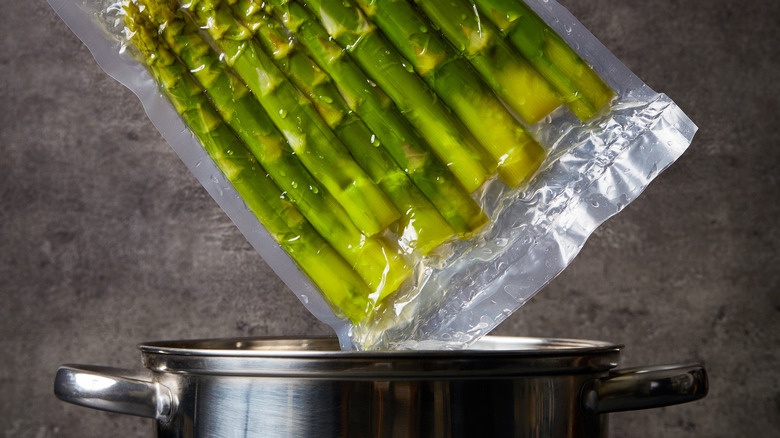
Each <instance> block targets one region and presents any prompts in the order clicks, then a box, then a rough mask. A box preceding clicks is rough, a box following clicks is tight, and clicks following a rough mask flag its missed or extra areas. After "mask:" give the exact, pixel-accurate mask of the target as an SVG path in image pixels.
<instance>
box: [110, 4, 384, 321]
mask: <svg viewBox="0 0 780 438" xmlns="http://www.w3.org/2000/svg"><path fill="white" fill-rule="evenodd" d="M124 9H125V12H126V23H127V29H128V32H127V35H128V38H129V39H130V41H131V42H132V43H134V45H135V47H137V48H138V50H139V51H140V52H141V55H142V57H143V60H144V61H145V63H146V64H147V65H148V67H149V71H150V72H151V74H152V76H153V77H154V78H155V80H156V81H157V82H158V83H159V84H160V86H161V89H162V92H163V93H164V94H165V95H166V96H167V97H168V99H169V100H170V102H171V103H172V104H173V106H174V108H175V109H176V111H177V112H178V113H179V114H180V115H181V116H182V118H183V120H184V122H185V123H186V124H187V125H188V126H189V127H190V129H191V131H192V132H193V134H194V135H195V136H196V137H197V138H198V140H199V141H200V142H201V144H202V145H203V147H204V149H205V150H206V152H207V153H208V155H209V156H210V157H211V158H212V159H213V160H214V163H215V164H216V165H217V167H218V168H219V169H220V170H221V171H222V173H223V174H224V175H225V177H226V178H227V179H228V180H229V181H230V182H231V183H232V185H233V187H234V188H235V189H236V192H237V193H238V194H239V195H240V196H241V197H242V199H243V200H244V201H245V202H246V204H247V206H248V207H249V209H250V210H251V211H252V212H253V213H254V214H255V216H256V217H257V218H258V220H259V221H260V222H261V223H262V224H263V225H264V226H265V228H266V229H267V230H268V231H269V233H270V234H271V235H272V237H273V238H274V239H275V240H276V242H278V243H279V245H280V246H281V247H282V248H283V249H284V250H285V251H286V252H287V253H288V254H289V255H290V256H291V257H292V259H293V260H294V261H295V262H296V263H298V265H299V266H300V267H301V268H302V269H303V271H304V272H305V273H306V274H307V275H308V276H309V278H311V280H312V281H313V282H314V283H315V284H316V285H317V286H318V287H319V288H320V290H321V291H322V293H323V294H324V295H325V297H326V298H327V300H328V301H329V302H330V303H331V304H332V305H333V306H335V307H337V308H338V309H341V312H343V314H344V315H345V316H347V317H348V318H349V319H350V320H352V321H353V322H354V323H358V322H359V321H361V320H362V319H364V318H365V316H366V315H367V313H368V312H369V311H370V309H371V304H370V301H369V295H370V291H369V289H368V287H367V286H366V284H365V283H364V282H363V280H362V279H361V278H360V277H358V275H357V274H356V273H355V271H354V270H353V269H352V267H351V266H350V265H349V264H347V263H346V262H345V261H344V259H342V258H341V256H339V255H338V253H336V252H335V251H334V249H333V248H332V247H331V246H330V245H328V244H327V243H326V242H325V241H324V240H323V239H322V237H320V235H319V234H317V232H316V231H315V230H314V229H313V228H312V227H311V225H310V224H309V223H308V222H307V221H306V220H305V219H304V218H303V217H302V216H301V215H300V213H299V212H298V211H297V210H296V209H295V207H294V206H293V205H292V204H290V203H289V202H288V201H286V200H285V199H283V197H282V194H281V192H280V190H279V189H278V188H277V187H276V186H275V185H274V183H273V182H272V181H271V180H270V179H268V177H267V176H266V175H265V171H264V169H263V168H262V167H261V166H260V165H258V163H257V161H256V160H255V157H254V156H253V155H252V154H251V153H250V152H249V151H248V150H247V149H246V148H245V147H244V145H243V144H242V143H241V141H240V140H239V139H238V138H237V137H236V136H235V134H233V132H232V131H231V130H230V129H229V128H228V127H227V126H226V125H225V124H224V123H223V122H222V120H221V119H220V116H219V115H218V114H217V113H216V112H215V110H214V109H213V107H212V106H211V104H210V102H209V101H208V99H207V98H206V96H205V95H204V94H203V93H202V90H201V89H200V87H199V86H198V85H197V83H195V81H194V80H193V79H192V78H191V77H190V76H189V75H188V73H187V70H186V68H184V66H183V65H181V64H179V62H178V61H177V60H176V58H175V56H174V55H173V54H172V53H170V52H169V51H167V50H166V49H165V48H163V47H161V46H160V45H159V44H158V42H157V40H156V35H154V33H153V32H154V31H153V30H152V29H149V28H148V27H147V26H143V25H141V24H140V23H139V22H138V20H137V18H138V16H139V10H138V8H137V7H136V5H135V4H133V3H132V2H125V3H124Z"/></svg>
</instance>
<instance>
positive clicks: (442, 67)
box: [311, 0, 545, 187]
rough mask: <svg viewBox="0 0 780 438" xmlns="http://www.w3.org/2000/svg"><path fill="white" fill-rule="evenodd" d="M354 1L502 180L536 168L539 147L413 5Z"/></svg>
mask: <svg viewBox="0 0 780 438" xmlns="http://www.w3.org/2000/svg"><path fill="white" fill-rule="evenodd" d="M311 3H312V4H316V3H321V4H322V8H323V9H325V13H326V14H327V15H329V16H331V17H332V16H334V15H337V14H341V13H343V12H344V11H349V9H351V8H350V7H349V6H346V5H347V4H348V3H347V2H343V1H340V0H317V1H312V2H311ZM356 3H357V4H358V5H359V6H360V7H361V8H362V9H363V11H364V12H365V13H366V15H368V16H369V17H370V18H371V19H372V20H373V21H374V22H375V23H376V24H377V25H378V26H379V27H380V28H381V29H382V31H383V32H384V33H385V35H387V37H388V39H389V40H390V41H391V42H392V43H393V44H394V45H395V47H396V48H397V49H398V50H399V51H400V52H401V54H402V55H404V57H405V58H406V59H407V60H408V61H409V62H410V63H411V64H412V66H413V67H414V69H415V70H416V71H417V72H418V73H419V74H420V76H422V78H423V79H424V80H425V81H426V82H427V83H428V85H429V86H430V87H431V88H432V89H433V90H434V91H436V93H437V94H438V95H439V96H440V97H441V98H442V100H444V102H445V103H446V104H447V105H449V107H450V108H452V110H453V111H454V112H455V113H456V114H457V115H458V116H459V117H460V119H461V120H462V121H463V123H464V124H465V125H466V126H467V127H468V128H469V129H470V130H471V132H472V133H474V135H475V136H476V138H477V140H479V142H480V143H481V144H482V146H483V147H484V148H485V150H486V151H487V152H488V153H489V154H490V156H491V157H492V158H493V160H495V161H496V162H497V163H498V171H499V176H500V177H501V179H502V180H503V181H504V182H505V183H506V184H507V185H509V186H510V187H515V186H517V185H518V184H520V183H521V182H522V181H524V180H525V179H527V178H528V177H530V176H531V175H532V174H533V173H534V172H535V171H536V169H537V168H538V167H539V165H540V164H541V162H542V160H543V159H544V155H545V154H544V149H543V148H542V147H541V146H540V145H539V144H538V143H537V142H536V140H534V139H533V137H532V136H531V135H530V134H529V133H528V131H527V130H526V129H525V127H523V125H522V124H521V123H520V122H519V121H517V120H516V119H515V118H514V117H513V116H512V114H510V113H509V111H507V109H506V108H505V107H504V105H503V104H502V103H501V102H500V101H499V100H498V98H497V97H496V96H495V95H494V94H493V92H492V91H491V90H490V88H489V87H488V86H487V85H486V84H485V83H484V82H483V81H482V80H481V79H480V78H479V76H478V74H477V73H476V72H475V71H474V70H473V69H472V68H471V66H470V65H469V63H468V61H466V60H465V59H463V58H462V57H461V56H459V55H458V54H457V53H456V52H455V50H454V49H453V48H452V47H451V46H450V45H449V44H448V43H447V42H446V41H445V40H444V39H443V38H442V37H441V36H440V34H438V33H437V32H435V31H434V29H432V26H431V24H430V22H428V21H427V20H426V19H425V18H424V17H423V16H422V14H421V13H420V12H419V11H417V10H415V9H414V8H413V7H412V6H411V5H410V4H409V3H407V2H406V1H405V0H402V1H398V0H356ZM449 4H450V2H446V5H447V7H449ZM456 18H459V17H456Z"/></svg>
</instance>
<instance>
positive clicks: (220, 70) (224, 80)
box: [49, 0, 696, 349]
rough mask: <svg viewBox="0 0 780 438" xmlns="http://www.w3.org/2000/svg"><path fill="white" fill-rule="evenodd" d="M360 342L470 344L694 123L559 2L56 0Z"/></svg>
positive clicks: (629, 195)
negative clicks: (643, 81) (599, 40)
mask: <svg viewBox="0 0 780 438" xmlns="http://www.w3.org/2000/svg"><path fill="white" fill-rule="evenodd" d="M49 2H50V4H51V5H52V7H53V8H54V9H55V10H56V11H57V13H58V14H59V15H60V16H61V17H62V18H63V19H64V20H65V22H66V23H67V24H68V25H69V26H70V28H71V29H72V30H73V31H74V32H75V33H76V34H77V35H78V36H79V38H81V39H82V41H84V42H85V43H86V44H87V46H88V47H89V48H90V50H91V51H92V53H93V55H94V56H95V58H96V60H97V61H98V63H99V64H100V65H101V67H102V68H103V69H104V70H105V71H106V72H107V73H108V74H110V75H111V76H113V77H114V78H116V79H117V80H119V81H120V82H121V83H122V84H124V85H126V86H127V87H128V88H130V89H131V90H132V91H133V92H135V94H136V95H138V97H139V98H140V99H141V101H142V103H143V105H144V108H145V109H146V111H147V114H148V115H149V117H150V119H151V120H152V122H153V123H154V124H155V126H157V128H158V129H159V130H160V132H161V133H162V135H163V136H164V137H165V139H166V140H167V141H168V142H169V143H170V144H171V146H172V147H173V148H174V149H175V150H176V152H177V153H178V155H179V156H180V157H181V159H182V160H183V161H184V163H185V164H186V165H187V166H188V167H189V169H190V170H191V171H192V172H193V174H194V175H195V176H196V177H197V178H198V180H199V181H200V182H201V184H202V185H203V186H204V187H205V188H206V189H207V190H208V191H209V193H210V194H211V195H212V196H213V197H214V199H215V200H216V201H217V202H218V203H219V205H220V206H221V207H222V209H223V210H224V211H225V212H226V213H227V214H228V215H229V216H230V218H231V219H232V220H233V221H234V222H235V223H236V225H237V226H238V227H239V229H240V230H241V231H242V233H243V234H244V235H245V236H246V237H247V239H248V240H249V241H250V243H251V244H252V245H253V246H254V248H255V249H256V250H257V251H258V252H259V253H260V254H261V256H262V257H263V259H264V260H265V261H266V262H267V263H268V264H269V265H270V266H271V267H272V268H273V269H274V271H275V272H276V273H277V274H278V275H279V276H280V277H281V278H282V280H283V281H284V282H285V283H286V284H287V285H288V286H289V287H290V288H291V289H292V290H293V292H295V293H296V295H297V296H298V297H299V298H300V300H301V301H302V302H303V304H304V305H305V306H306V307H307V308H308V309H309V310H310V311H311V312H312V313H313V314H314V315H315V316H316V317H318V318H319V319H320V320H322V321H323V322H325V323H327V324H329V325H330V326H332V327H333V328H334V330H335V331H336V333H337V334H338V336H339V339H340V342H341V345H342V348H345V349H415V348H417V349H420V348H424V349H439V348H462V347H465V346H467V345H469V344H470V343H472V342H474V341H475V340H476V339H478V338H479V337H480V336H482V335H484V334H485V333H487V332H489V331H490V330H491V329H492V328H494V327H495V326H496V325H498V324H499V323H500V322H501V321H502V320H504V319H505V318H506V317H507V316H509V315H510V314H511V313H512V312H513V311H514V310H516V309H517V308H519V307H520V306H521V305H522V304H523V303H524V302H525V301H526V300H528V299H529V298H530V297H532V296H533V295H534V294H535V293H537V292H538V291H539V290H540V289H541V288H542V287H543V286H544V285H545V284H546V283H547V282H549V281H550V280H552V279H553V278H554V277H555V276H556V275H557V274H558V273H560V272H561V271H562V270H563V269H564V268H565V267H566V266H567V265H568V264H569V263H570V262H571V261H572V259H573V258H574V256H575V255H576V254H577V253H578V252H579V250H580V249H581V248H582V246H583V245H584V243H585V240H586V239H587V237H588V235H590V233H592V232H593V230H594V229H595V228H596V227H597V226H598V225H599V224H601V223H602V222H604V221H605V220H606V219H607V218H609V217H610V216H612V215H614V214H615V213H617V212H619V211H620V210H621V209H622V208H624V207H625V206H626V205H627V204H628V203H629V202H631V201H632V200H633V199H635V198H636V197H637V196H638V195H639V193H641V192H642V190H643V189H644V188H645V187H646V186H647V185H648V184H649V183H650V181H652V179H653V178H655V177H656V176H657V175H658V173H659V172H661V171H663V170H664V169H665V168H666V167H668V166H669V165H670V164H671V163H672V162H674V160H676V159H677V158H678V157H679V156H680V155H681V154H682V153H683V152H684V150H685V149H686V148H687V147H688V145H689V144H690V142H691V139H692V137H693V135H694V133H695V131H696V126H695V125H694V124H693V123H692V122H691V121H690V120H689V119H688V118H687V117H686V116H685V114H683V113H682V111H681V110H680V109H679V108H678V107H677V106H676V105H675V104H674V102H672V101H671V100H670V99H669V98H668V97H666V96H665V95H663V94H659V93H656V92H654V91H652V90H650V89H649V88H648V87H647V86H646V85H644V84H643V83H642V81H641V80H639V79H638V78H637V77H636V76H635V75H633V74H632V73H631V72H630V71H628V70H627V69H626V67H625V66H623V65H622V64H621V63H620V62H619V61H618V60H617V59H615V57H614V56H613V55H612V54H611V53H610V52H609V51H608V50H607V49H606V48H605V47H604V46H602V45H601V44H600V43H599V42H598V41H597V40H596V39H595V38H594V37H593V36H592V35H591V34H590V33H588V32H587V30H585V29H584V28H583V26H582V25H581V24H580V23H578V22H577V21H576V19H574V17H572V16H571V15H570V14H569V13H568V12H567V11H566V10H565V9H564V8H563V7H561V6H560V5H558V4H557V3H555V2H554V1H551V0H527V1H526V2H522V1H521V0H454V1H447V2H444V1H441V2H439V1H429V0H415V1H411V0H410V1H400V0H351V1H345V0H301V1H292V0H188V1H186V2H185V1H178V0H123V1H116V0H93V1H88V0H49Z"/></svg>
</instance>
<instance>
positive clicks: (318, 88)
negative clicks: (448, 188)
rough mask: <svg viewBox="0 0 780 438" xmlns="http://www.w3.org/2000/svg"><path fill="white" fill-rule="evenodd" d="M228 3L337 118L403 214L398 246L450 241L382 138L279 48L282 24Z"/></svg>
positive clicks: (312, 71) (296, 55)
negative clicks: (383, 143) (394, 159)
mask: <svg viewBox="0 0 780 438" xmlns="http://www.w3.org/2000/svg"><path fill="white" fill-rule="evenodd" d="M228 3H230V4H232V9H233V11H234V13H235V15H236V16H237V17H239V19H240V20H241V22H242V24H244V25H245V26H247V28H249V29H254V30H255V34H256V35H257V36H258V38H259V40H260V42H261V43H262V45H263V46H265V48H266V49H267V51H269V52H271V53H280V54H281V53H283V54H284V55H283V56H282V57H280V58H279V59H277V64H278V65H279V67H280V68H281V70H282V71H284V72H285V74H286V75H287V77H288V78H289V79H291V80H292V81H293V83H295V85H296V86H297V87H298V89H300V90H302V91H303V92H304V93H305V94H307V95H309V96H310V98H311V99H312V100H313V101H314V102H315V104H316V105H317V107H318V108H323V109H325V110H326V114H338V117H334V120H335V121H334V123H333V125H331V127H332V128H333V130H334V132H335V133H336V134H337V135H338V136H339V138H340V139H341V140H342V141H343V142H344V144H345V145H346V146H347V148H348V149H349V150H350V152H351V153H352V156H353V157H354V158H355V160H356V161H357V162H358V163H359V164H360V165H361V166H362V167H363V169H364V170H365V171H366V172H367V173H368V174H369V175H370V176H371V178H372V179H373V180H374V182H375V183H376V184H377V185H379V187H381V188H382V190H383V191H384V192H385V193H386V194H387V195H388V197H389V198H390V199H391V200H392V202H393V204H394V205H395V206H396V208H397V209H398V211H399V212H401V219H400V220H399V221H397V222H396V223H395V224H394V225H392V226H391V230H393V231H394V232H395V233H396V234H397V235H398V236H399V241H400V243H401V245H402V247H404V248H406V249H407V251H409V252H412V251H414V250H418V251H420V252H421V253H422V254H424V255H425V254H428V253H429V252H430V251H431V250H432V249H434V248H436V247H437V246H439V245H440V244H442V243H443V242H445V241H446V240H449V239H450V238H451V237H453V236H454V234H455V232H454V231H453V229H452V228H451V227H450V226H449V225H448V224H447V222H445V221H444V219H443V218H442V216H441V215H440V214H439V212H438V211H437V210H436V208H435V207H434V206H433V205H432V204H431V203H430V201H428V199H426V198H425V196H424V195H423V194H422V193H421V192H420V190H419V189H418V188H417V187H416V186H415V185H414V184H413V183H412V181H411V180H410V179H409V178H408V177H407V176H406V174H405V173H404V171H403V170H401V168H399V167H398V165H397V164H396V163H395V161H393V159H392V157H391V156H390V154H389V153H388V152H387V151H386V150H385V148H383V147H380V140H381V139H379V138H377V136H376V135H374V133H373V132H372V131H371V130H370V129H369V127H368V126H366V124H365V123H364V122H363V120H361V119H360V118H359V117H358V115H357V114H356V113H354V112H353V111H351V110H350V108H349V107H348V106H347V103H346V102H345V101H344V98H343V97H342V96H341V95H340V94H339V91H338V89H337V88H336V86H335V85H334V84H333V82H331V80H330V77H329V76H328V75H327V74H326V73H324V72H322V71H321V70H320V69H319V67H318V66H317V64H316V63H314V61H313V60H312V59H311V58H309V57H308V56H307V55H306V54H304V53H303V52H302V51H299V50H296V49H294V48H293V47H291V46H290V45H289V44H284V43H282V44H284V45H283V46H282V48H281V49H282V50H280V49H279V46H280V41H283V40H286V39H288V38H287V35H286V34H285V33H284V30H283V29H282V28H281V25H279V23H278V22H276V21H275V20H274V19H273V18H272V17H268V16H267V15H265V13H264V12H263V11H262V9H260V8H259V7H258V6H259V5H257V4H254V3H253V2H250V1H238V0H229V1H228ZM315 80H316V82H315ZM319 102H322V104H320V103H319ZM320 111H321V114H322V110H320ZM324 115H325V114H323V116H324Z"/></svg>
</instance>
